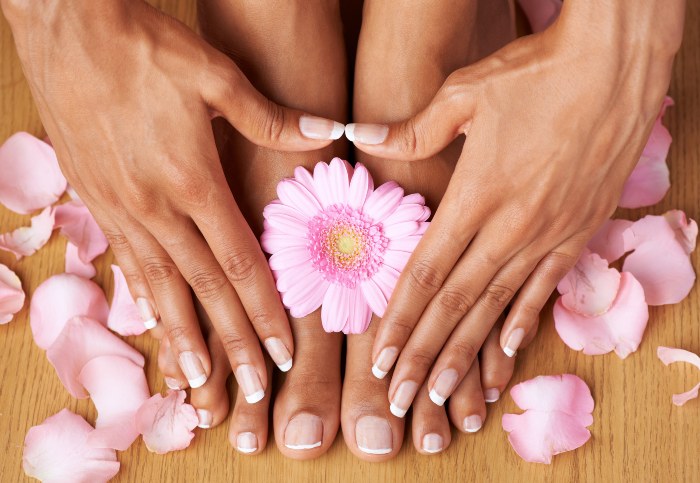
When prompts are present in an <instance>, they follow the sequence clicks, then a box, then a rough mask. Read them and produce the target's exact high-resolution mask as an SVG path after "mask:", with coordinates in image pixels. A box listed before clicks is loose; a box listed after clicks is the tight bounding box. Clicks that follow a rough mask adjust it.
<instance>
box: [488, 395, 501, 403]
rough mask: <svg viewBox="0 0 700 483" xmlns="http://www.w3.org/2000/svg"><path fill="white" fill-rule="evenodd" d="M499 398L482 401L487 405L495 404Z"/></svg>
mask: <svg viewBox="0 0 700 483" xmlns="http://www.w3.org/2000/svg"><path fill="white" fill-rule="evenodd" d="M499 398H500V396H498V397H496V398H491V399H484V401H485V402H487V403H495V402H496V401H498V399H499Z"/></svg>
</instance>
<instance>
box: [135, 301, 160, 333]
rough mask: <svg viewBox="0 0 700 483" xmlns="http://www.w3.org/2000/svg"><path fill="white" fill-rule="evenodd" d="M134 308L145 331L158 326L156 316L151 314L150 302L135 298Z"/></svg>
mask: <svg viewBox="0 0 700 483" xmlns="http://www.w3.org/2000/svg"><path fill="white" fill-rule="evenodd" d="M136 307H138V309H139V315H141V319H143V325H144V326H145V327H146V329H148V330H151V329H152V328H154V327H155V326H156V325H158V321H157V320H156V314H155V313H154V312H153V307H151V302H149V301H148V299H145V298H143V297H139V298H137V299H136Z"/></svg>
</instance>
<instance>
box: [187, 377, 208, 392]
mask: <svg viewBox="0 0 700 483" xmlns="http://www.w3.org/2000/svg"><path fill="white" fill-rule="evenodd" d="M187 382H189V383H190V388H192V389H197V388H198V387H202V386H203V385H204V383H205V382H207V375H206V374H202V375H201V376H199V377H195V378H194V379H188V380H187Z"/></svg>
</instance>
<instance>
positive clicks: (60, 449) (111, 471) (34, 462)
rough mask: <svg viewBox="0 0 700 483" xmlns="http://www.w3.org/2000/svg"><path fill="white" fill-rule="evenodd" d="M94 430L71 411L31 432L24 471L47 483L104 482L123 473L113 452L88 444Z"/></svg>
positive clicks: (60, 413) (25, 439)
mask: <svg viewBox="0 0 700 483" xmlns="http://www.w3.org/2000/svg"><path fill="white" fill-rule="evenodd" d="M93 431H94V429H93V427H92V426H90V425H89V424H88V423H87V421H85V420H84V419H83V418H81V417H80V416H78V415H76V414H73V413H72V412H70V411H69V410H68V409H63V410H62V411H61V412H59V413H58V414H55V415H53V416H51V417H49V418H47V419H46V420H45V421H44V422H43V423H41V424H40V425H38V426H34V427H32V428H30V429H29V431H28V432H27V436H26V437H25V438H24V453H23V455H22V467H23V468H24V472H25V473H26V474H27V475H28V476H30V477H32V478H36V479H38V480H41V481H43V482H44V483H100V482H106V481H108V480H109V479H111V478H112V477H113V476H115V475H116V474H117V472H118V471H119V462H118V461H117V454H116V452H115V451H114V450H113V449H107V448H96V447H94V446H93V445H91V444H90V443H89V442H88V437H89V435H90V433H92V432H93Z"/></svg>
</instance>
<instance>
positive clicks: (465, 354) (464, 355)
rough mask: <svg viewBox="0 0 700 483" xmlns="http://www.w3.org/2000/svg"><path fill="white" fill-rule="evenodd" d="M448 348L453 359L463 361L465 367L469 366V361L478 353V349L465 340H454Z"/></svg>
mask: <svg viewBox="0 0 700 483" xmlns="http://www.w3.org/2000/svg"><path fill="white" fill-rule="evenodd" d="M449 350H450V352H452V354H453V356H454V357H455V360H457V361H461V362H462V363H464V364H465V367H469V365H471V362H472V361H473V360H475V359H476V357H477V355H478V354H479V349H477V348H476V347H475V346H474V344H472V343H471V342H469V341H467V340H456V341H454V342H452V343H451V344H450V348H449Z"/></svg>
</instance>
